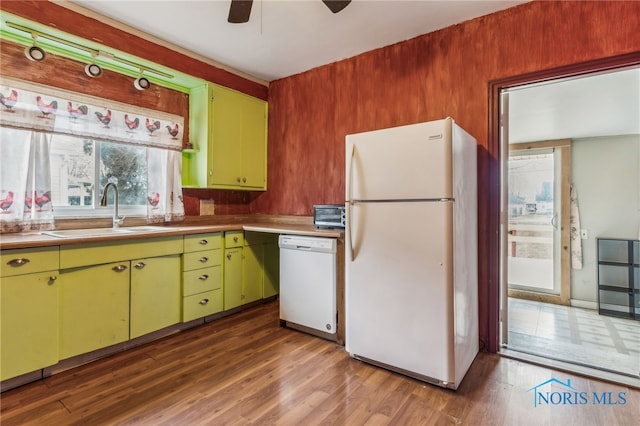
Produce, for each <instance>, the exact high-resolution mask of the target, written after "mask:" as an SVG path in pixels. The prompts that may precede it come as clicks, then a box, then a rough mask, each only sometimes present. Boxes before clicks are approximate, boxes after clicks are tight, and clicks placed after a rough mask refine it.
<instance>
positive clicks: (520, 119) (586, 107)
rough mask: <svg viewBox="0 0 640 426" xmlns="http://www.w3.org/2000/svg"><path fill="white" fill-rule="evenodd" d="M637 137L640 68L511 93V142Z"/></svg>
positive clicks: (543, 85)
mask: <svg viewBox="0 0 640 426" xmlns="http://www.w3.org/2000/svg"><path fill="white" fill-rule="evenodd" d="M637 134H640V68H635V69H627V70H620V71H616V72H610V73H606V74H596V75H591V76H587V77H581V78H571V79H564V80H554V81H552V82H547V83H543V84H534V85H529V86H523V87H520V88H516V89H511V90H510V91H509V142H510V143H519V142H532V141H544V140H551V139H564V138H586V137H598V136H614V135H637Z"/></svg>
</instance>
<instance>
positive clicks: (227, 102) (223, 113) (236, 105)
mask: <svg viewBox="0 0 640 426" xmlns="http://www.w3.org/2000/svg"><path fill="white" fill-rule="evenodd" d="M212 109H213V126H212V133H213V134H212V140H211V150H210V158H209V161H210V164H211V166H212V174H211V175H210V181H209V185H210V186H211V185H213V186H238V185H240V182H241V174H242V145H241V140H242V98H241V97H240V95H239V94H238V93H236V92H234V91H233V90H230V89H226V88H224V87H220V86H214V89H213V104H212Z"/></svg>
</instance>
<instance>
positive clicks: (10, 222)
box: [0, 127, 54, 232]
mask: <svg viewBox="0 0 640 426" xmlns="http://www.w3.org/2000/svg"><path fill="white" fill-rule="evenodd" d="M0 132H1V134H0V136H1V138H0V139H1V141H2V143H0V155H1V156H2V163H1V164H2V168H1V169H0V232H25V231H30V230H39V229H40V230H42V229H53V228H54V217H53V206H52V204H51V167H50V163H49V145H50V143H51V137H50V135H48V134H47V133H43V132H36V131H31V132H25V131H19V130H15V129H9V128H4V127H3V128H0Z"/></svg>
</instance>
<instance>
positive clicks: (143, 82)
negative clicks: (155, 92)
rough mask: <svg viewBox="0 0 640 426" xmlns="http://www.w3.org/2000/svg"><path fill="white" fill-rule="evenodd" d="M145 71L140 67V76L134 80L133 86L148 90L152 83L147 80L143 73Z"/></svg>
mask: <svg viewBox="0 0 640 426" xmlns="http://www.w3.org/2000/svg"><path fill="white" fill-rule="evenodd" d="M143 72H144V70H143V69H142V68H141V69H140V77H138V78H136V79H135V80H133V87H135V88H136V89H138V90H147V89H148V88H149V87H151V83H149V80H147V79H146V78H145V77H144V76H143V75H142V73H143Z"/></svg>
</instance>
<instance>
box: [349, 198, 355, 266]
mask: <svg viewBox="0 0 640 426" xmlns="http://www.w3.org/2000/svg"><path fill="white" fill-rule="evenodd" d="M347 210H348V212H347V217H348V218H349V222H348V223H347V229H348V231H349V235H347V237H348V239H349V253H350V254H351V257H350V258H349V259H351V261H352V262H353V261H354V260H355V257H354V255H353V234H352V233H351V201H347Z"/></svg>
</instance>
